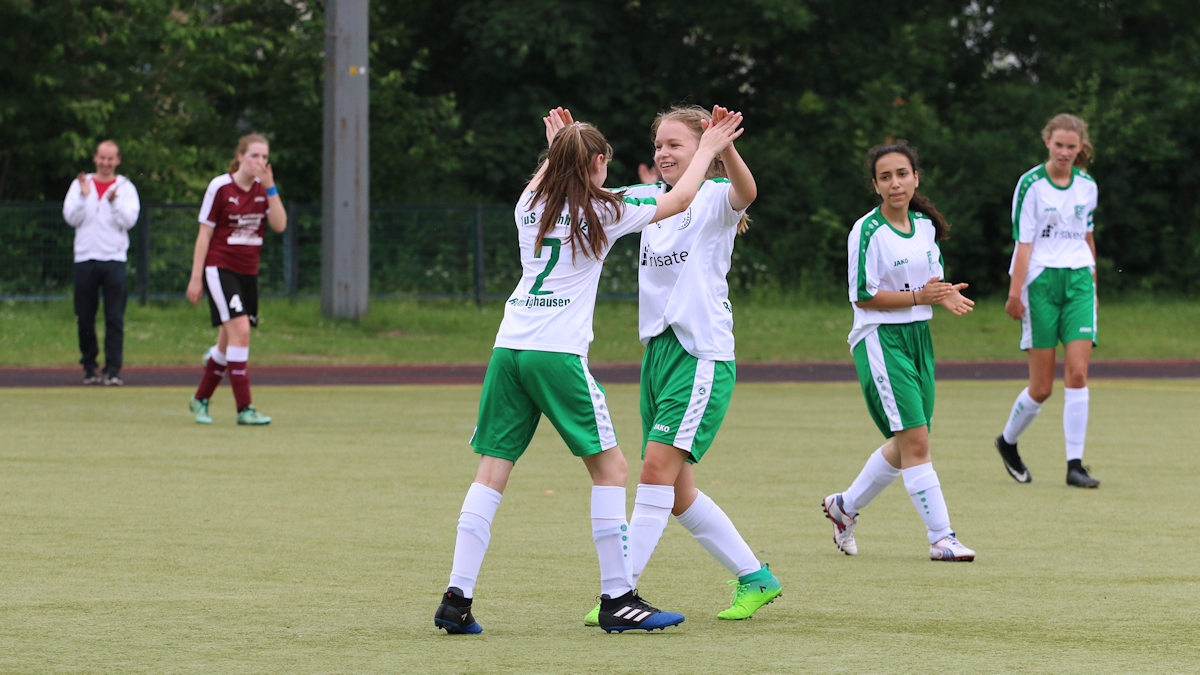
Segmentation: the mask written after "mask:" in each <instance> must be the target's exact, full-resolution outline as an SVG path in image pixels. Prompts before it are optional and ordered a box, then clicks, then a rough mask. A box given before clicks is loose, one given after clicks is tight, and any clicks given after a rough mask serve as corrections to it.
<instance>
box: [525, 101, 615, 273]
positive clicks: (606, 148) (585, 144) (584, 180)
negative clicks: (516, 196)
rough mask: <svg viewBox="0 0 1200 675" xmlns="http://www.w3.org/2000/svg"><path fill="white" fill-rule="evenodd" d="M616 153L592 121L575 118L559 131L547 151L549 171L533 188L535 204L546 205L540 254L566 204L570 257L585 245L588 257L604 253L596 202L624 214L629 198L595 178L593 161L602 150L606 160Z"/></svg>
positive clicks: (604, 240) (540, 221)
mask: <svg viewBox="0 0 1200 675" xmlns="http://www.w3.org/2000/svg"><path fill="white" fill-rule="evenodd" d="M612 154H613V150H612V146H611V145H609V144H608V141H607V140H605V138H604V134H602V133H600V130H599V129H597V128H596V127H594V126H592V125H591V124H588V123H587V122H575V123H573V124H568V125H567V126H565V127H563V128H562V129H559V130H558V133H557V134H555V136H554V142H553V143H551V144H550V152H549V153H547V155H546V173H545V174H544V175H543V176H542V181H541V182H540V183H539V184H538V186H537V188H536V189H535V190H534V193H533V203H534V204H538V203H542V204H543V205H544V206H543V208H542V216H541V218H539V219H538V233H537V240H536V243H535V244H534V251H535V252H537V253H541V250H542V238H543V237H545V236H546V233H548V232H549V231H550V230H552V229H554V225H555V223H557V222H558V219H559V217H560V216H561V215H562V212H563V209H564V208H565V209H566V211H567V216H568V218H569V219H570V223H569V225H570V227H571V238H570V241H571V260H575V252H576V251H577V250H582V251H583V255H584V256H586V257H589V258H595V259H599V258H600V251H601V250H602V249H603V248H604V246H605V245H606V244H607V243H608V236H607V235H606V234H605V233H604V223H603V221H602V220H601V218H600V217H601V215H602V214H601V213H599V212H598V211H597V210H596V205H597V204H599V205H600V210H601V211H604V212H605V215H610V216H620V215H621V205H622V204H624V201H623V200H622V199H621V197H620V195H616V194H613V193H612V192H609V191H608V190H605V189H604V188H603V187H597V186H596V185H594V184H593V183H592V162H593V161H594V160H595V158H596V156H597V155H604V159H605V161H607V160H609V159H611V158H612ZM585 224H586V225H587V228H586V229H584V225H585ZM580 241H585V242H587V243H586V245H585V244H580V243H578V242H580Z"/></svg>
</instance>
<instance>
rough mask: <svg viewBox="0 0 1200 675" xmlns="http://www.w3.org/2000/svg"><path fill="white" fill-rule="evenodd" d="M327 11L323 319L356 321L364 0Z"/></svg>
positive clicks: (365, 264)
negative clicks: (325, 317) (326, 317)
mask: <svg viewBox="0 0 1200 675" xmlns="http://www.w3.org/2000/svg"><path fill="white" fill-rule="evenodd" d="M325 7H326V9H325V134H324V135H325V139H324V150H323V152H322V160H323V161H322V166H323V171H322V180H321V312H322V313H323V314H324V315H325V316H329V317H334V318H346V319H358V318H361V317H363V316H365V315H366V313H367V302H368V296H369V290H370V288H369V284H370V276H369V274H368V272H369V270H370V252H369V251H370V249H369V245H370V236H369V235H370V231H369V227H368V225H369V222H370V213H371V210H370V207H371V200H370V191H369V189H368V188H369V182H370V181H369V179H370V164H369V162H368V160H369V155H368V143H367V140H368V135H367V131H368V118H367V111H368V103H367V89H368V88H367V82H368V79H367V0H327V2H326V5H325Z"/></svg>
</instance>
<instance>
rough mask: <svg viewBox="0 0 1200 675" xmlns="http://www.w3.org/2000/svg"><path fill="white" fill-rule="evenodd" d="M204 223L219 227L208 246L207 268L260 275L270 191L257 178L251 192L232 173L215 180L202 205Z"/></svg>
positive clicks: (209, 187)
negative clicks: (259, 264) (259, 257)
mask: <svg viewBox="0 0 1200 675" xmlns="http://www.w3.org/2000/svg"><path fill="white" fill-rule="evenodd" d="M200 222H201V223H203V224H205V225H210V226H212V227H214V228H216V231H215V232H213V237H212V241H210V242H209V244H208V257H206V258H205V259H204V265H205V267H224V268H225V269H228V270H233V271H234V272H237V273H238V274H258V256H259V253H260V252H261V251H262V243H263V232H264V231H265V230H266V226H267V190H266V188H264V187H263V186H262V183H261V182H259V180H258V179H257V178H256V179H254V185H251V186H250V189H249V190H243V189H241V188H240V187H238V185H237V183H235V182H234V181H233V175H232V174H228V173H226V174H222V175H220V176H217V177H216V178H214V179H212V181H211V182H210V183H209V184H208V189H207V190H205V191H204V203H203V204H201V205H200Z"/></svg>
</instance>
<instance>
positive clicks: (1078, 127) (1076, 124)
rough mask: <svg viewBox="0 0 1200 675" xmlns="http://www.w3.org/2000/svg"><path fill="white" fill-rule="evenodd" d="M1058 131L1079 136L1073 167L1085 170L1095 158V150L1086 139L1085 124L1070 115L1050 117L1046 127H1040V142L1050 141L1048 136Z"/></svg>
mask: <svg viewBox="0 0 1200 675" xmlns="http://www.w3.org/2000/svg"><path fill="white" fill-rule="evenodd" d="M1059 129H1063V130H1065V131H1074V132H1075V133H1077V134H1079V145H1080V148H1079V154H1078V155H1075V166H1077V167H1079V168H1080V169H1086V168H1087V165H1088V164H1090V163H1091V161H1092V160H1093V159H1095V158H1096V149H1095V148H1093V147H1092V141H1091V139H1090V138H1088V125H1087V122H1084V121H1083V118H1081V117H1076V116H1075V115H1072V114H1070V113H1059V114H1057V115H1055V116H1054V117H1051V118H1050V121H1049V122H1046V126H1045V127H1042V140H1046V141H1048V140H1050V136H1052V135H1053V134H1054V132H1055V131H1058V130H1059Z"/></svg>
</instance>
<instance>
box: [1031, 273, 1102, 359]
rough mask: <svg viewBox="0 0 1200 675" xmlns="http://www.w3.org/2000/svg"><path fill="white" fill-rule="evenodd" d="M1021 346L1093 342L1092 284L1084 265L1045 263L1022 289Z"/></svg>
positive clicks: (1094, 336) (1094, 327) (1093, 289)
mask: <svg viewBox="0 0 1200 675" xmlns="http://www.w3.org/2000/svg"><path fill="white" fill-rule="evenodd" d="M1025 296H1026V303H1025V314H1024V315H1023V316H1022V317H1021V349H1029V348H1030V347H1032V348H1034V349H1054V348H1055V347H1056V346H1058V343H1059V342H1060V341H1061V342H1062V343H1063V344H1064V345H1065V344H1067V343H1068V342H1071V341H1072V340H1091V341H1092V344H1096V338H1097V330H1096V328H1097V322H1096V319H1097V317H1096V287H1095V284H1093V283H1092V270H1091V269H1090V268H1087V267H1080V268H1079V269H1074V270H1072V269H1066V268H1065V267H1047V268H1046V269H1044V270H1042V272H1041V274H1038V276H1037V278H1036V279H1034V280H1033V281H1031V282H1030V283H1029V287H1028V288H1026V289H1025Z"/></svg>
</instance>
